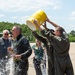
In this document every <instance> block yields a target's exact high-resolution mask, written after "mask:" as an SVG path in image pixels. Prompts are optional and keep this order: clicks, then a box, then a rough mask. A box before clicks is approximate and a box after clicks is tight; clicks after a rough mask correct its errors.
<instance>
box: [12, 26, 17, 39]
mask: <svg viewBox="0 0 75 75" xmlns="http://www.w3.org/2000/svg"><path fill="white" fill-rule="evenodd" d="M12 35H13V38H16V37H17V28H16V27H13V28H12Z"/></svg>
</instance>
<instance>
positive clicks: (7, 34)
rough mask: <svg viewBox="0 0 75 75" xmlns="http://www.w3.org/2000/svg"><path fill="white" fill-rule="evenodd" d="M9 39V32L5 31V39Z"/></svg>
mask: <svg viewBox="0 0 75 75" xmlns="http://www.w3.org/2000/svg"><path fill="white" fill-rule="evenodd" d="M8 37H9V31H8V30H3V38H4V39H8Z"/></svg>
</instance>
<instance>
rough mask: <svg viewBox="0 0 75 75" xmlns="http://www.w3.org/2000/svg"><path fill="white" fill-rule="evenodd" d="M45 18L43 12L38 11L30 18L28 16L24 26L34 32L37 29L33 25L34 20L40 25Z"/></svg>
mask: <svg viewBox="0 0 75 75" xmlns="http://www.w3.org/2000/svg"><path fill="white" fill-rule="evenodd" d="M46 17H47V16H46V14H45V12H44V11H42V10H39V11H37V12H35V13H34V14H33V15H32V16H30V18H29V19H28V20H27V21H26V24H27V26H28V27H29V28H30V29H31V30H36V29H38V28H37V27H36V26H35V24H34V23H33V21H34V19H36V20H37V22H38V24H39V25H41V24H42V23H43V22H44V21H45V20H46Z"/></svg>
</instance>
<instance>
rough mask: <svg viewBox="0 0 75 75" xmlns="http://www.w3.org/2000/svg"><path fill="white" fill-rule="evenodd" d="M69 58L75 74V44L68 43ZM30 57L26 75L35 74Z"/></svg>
mask: <svg viewBox="0 0 75 75" xmlns="http://www.w3.org/2000/svg"><path fill="white" fill-rule="evenodd" d="M31 45H33V44H31ZM70 45H71V46H70V57H71V60H72V63H73V67H74V72H75V43H70ZM32 57H33V54H32V55H31V56H30V58H29V71H28V75H36V74H35V70H34V66H33V61H32Z"/></svg>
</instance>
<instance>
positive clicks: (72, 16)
mask: <svg viewBox="0 0 75 75" xmlns="http://www.w3.org/2000/svg"><path fill="white" fill-rule="evenodd" d="M69 19H71V20H75V11H73V12H72V13H71V14H70V18H69Z"/></svg>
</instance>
